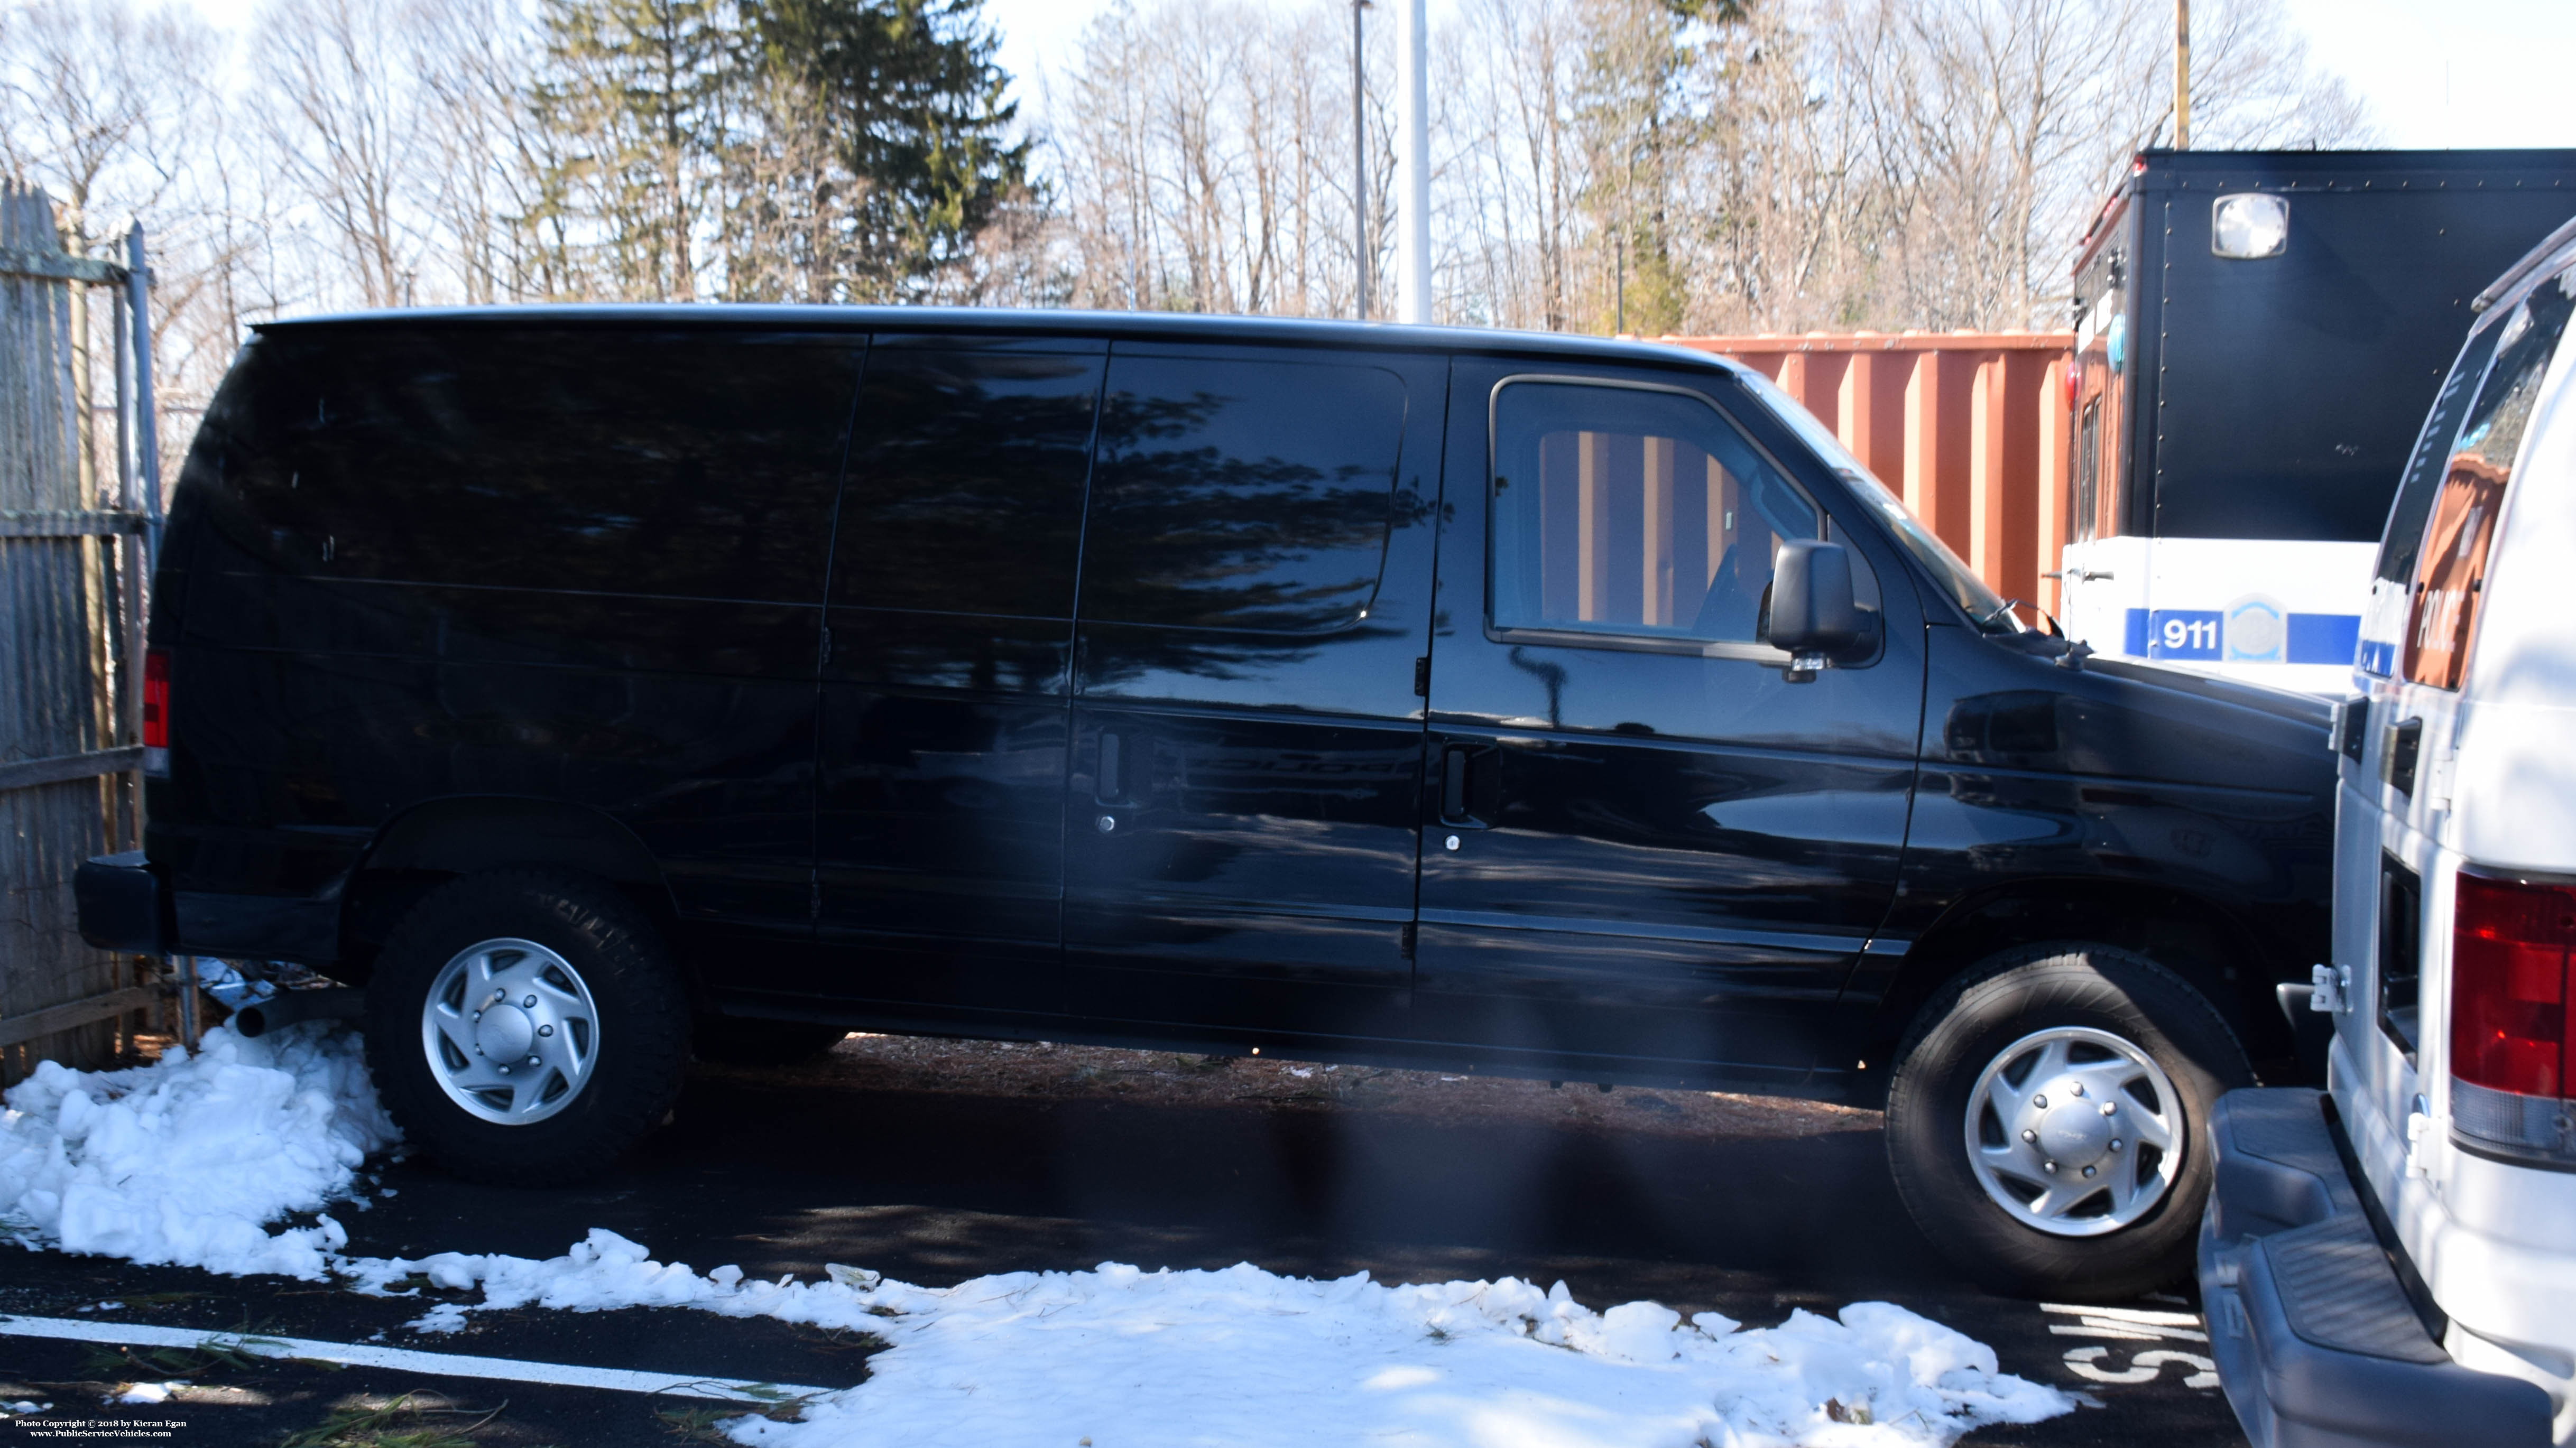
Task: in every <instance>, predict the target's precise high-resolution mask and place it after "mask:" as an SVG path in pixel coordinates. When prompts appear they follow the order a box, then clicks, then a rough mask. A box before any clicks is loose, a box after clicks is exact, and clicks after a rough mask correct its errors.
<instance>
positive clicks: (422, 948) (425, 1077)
mask: <svg viewBox="0 0 2576 1448" xmlns="http://www.w3.org/2000/svg"><path fill="white" fill-rule="evenodd" d="M688 1057H689V1010H688V1002H687V999H686V997H685V996H684V995H683V994H682V992H681V989H680V984H679V980H678V976H677V973H676V972H675V971H674V970H673V969H672V967H671V963H670V960H669V957H668V955H667V953H666V952H665V950H664V948H663V945H662V941H661V938H660V936H659V935H658V934H657V933H656V932H655V931H654V929H653V927H652V924H651V923H650V922H649V921H647V920H646V919H645V918H644V916H643V914H642V912H640V911H638V910H637V909H636V908H635V907H634V906H633V905H631V904H629V903H628V902H627V901H626V899H625V897H623V896H621V895H620V894H618V892H617V891H616V889H615V888H614V887H612V886H609V885H608V884H606V883H604V882H601V881H596V880H592V879H589V878H587V877H585V876H580V875H574V874H570V873H565V872H556V871H535V870H503V871H494V872H492V873H489V874H481V875H469V876H466V877H465V878H463V879H459V880H453V881H450V882H449V883H447V884H445V885H442V886H440V887H439V888H438V889H436V890H433V891H431V892H430V893H429V894H428V895H427V896H424V897H423V898H422V899H421V901H420V903H419V904H417V905H415V906H413V907H412V909H411V911H410V913H409V914H407V915H405V916H404V917H403V919H402V923H401V924H400V925H398V926H397V927H396V928H395V930H394V933H393V937H392V938H391V939H390V940H388V941H386V943H385V948H384V950H383V952H382V953H381V954H380V955H379V956H378V957H377V960H376V968H375V973H374V975H373V976H372V977H371V978H370V979H369V981H368V984H367V1062H368V1065H369V1067H370V1068H371V1069H372V1070H373V1072H374V1074H375V1079H376V1089H377V1091H378V1092H379V1093H380V1094H381V1095H382V1097H383V1099H384V1103H385V1109H386V1110H387V1111H389V1112H391V1113H392V1115H393V1118H394V1120H395V1121H396V1122H397V1123H398V1124H399V1125H401V1127H402V1129H403V1134H404V1136H405V1137H407V1138H408V1139H409V1140H410V1141H411V1142H412V1143H413V1144H414V1145H416V1146H418V1147H420V1148H422V1149H423V1150H425V1151H426V1152H428V1153H429V1154H430V1155H431V1156H432V1157H434V1158H436V1159H437V1160H438V1162H439V1163H440V1164H441V1165H443V1166H445V1167H446V1168H447V1169H448V1170H449V1171H452V1172H454V1173H455V1174H457V1175H458V1176H461V1177H465V1178H467V1179H469V1180H473V1181H483V1182H496V1183H503V1184H509V1185H522V1186H551V1185H557V1184H560V1183H564V1182H570V1181H577V1180H580V1179H581V1178H583V1177H587V1176H590V1175H593V1174H595V1173H597V1172H598V1171H600V1170H601V1169H602V1168H604V1167H606V1166H607V1165H608V1164H609V1163H610V1162H612V1161H614V1160H615V1159H616V1158H617V1157H619V1156H620V1155H622V1154H624V1153H625V1152H626V1150H627V1149H628V1148H630V1147H632V1146H633V1145H635V1143H637V1142H638V1141H641V1140H642V1139H643V1138H644V1135H645V1133H647V1132H649V1131H650V1130H652V1129H653V1127H654V1125H655V1124H656V1123H658V1122H659V1121H660V1120H661V1119H662V1117H663V1116H664V1114H665V1113H667V1112H668V1111H669V1110H670V1107H671V1102H672V1100H673V1099H674V1098H675V1097H676V1096H677V1095H678V1094H679V1088H680V1076H681V1072H682V1070H683V1069H684V1068H685V1066H686V1065H687V1063H688Z"/></svg>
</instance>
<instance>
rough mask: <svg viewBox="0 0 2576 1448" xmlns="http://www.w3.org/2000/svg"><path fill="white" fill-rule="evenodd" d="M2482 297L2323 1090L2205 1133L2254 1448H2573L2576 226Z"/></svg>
mask: <svg viewBox="0 0 2576 1448" xmlns="http://www.w3.org/2000/svg"><path fill="white" fill-rule="evenodd" d="M2477 307H2478V310H2479V313H2480V315H2479V317H2478V319H2477V321H2476V324H2475V326H2474V329H2473V330H2472V331H2471V332H2470V334H2469V341H2468V345H2467V346H2466V347H2465V348H2463V349H2462V351H2461V353H2460V356H2459V360H2458V361H2457V363H2455V364H2454V366H2453V368H2452V370H2451V373H2450V377H2449V379H2448V380H2447V381H2446V382H2445V383H2444V384H2443V386H2442V390H2441V392H2440V394H2439V395H2438V397H2437V398H2436V400H2435V402H2434V405H2433V411H2432V414H2431V416H2430V418H2429V419H2428V420H2427V421H2426V423H2425V426H2424V431H2423V433H2422V435H2421V437H2420V438H2419V439H2418V441H2417V443H2416V448H2415V453H2414V456H2413V458H2412V459H2411V460H2410V461H2409V463H2408V466H2407V472H2406V476H2405V478H2404V480H2403V482H2402V484H2401V486H2400V488H2399V491H2398V495H2397V499H2396V502H2395V505H2394V506H2393V507H2392V509H2391V510H2390V515H2389V521H2388V527H2387V531H2386V534H2385V536H2384V537H2383V538H2382V540H2381V544H2380V550H2379V560H2378V566H2377V579H2376V582H2375V583H2374V585H2373V596H2372V602H2371V608H2370V612H2369V614H2368V615H2367V616H2366V618H2365V619H2364V621H2363V626H2362V636H2361V652H2360V661H2359V665H2358V667H2357V669H2356V673H2355V681H2356V684H2357V685H2358V686H2359V687H2360V689H2361V692H2360V693H2358V694H2356V695H2355V696H2353V697H2351V698H2349V699H2346V700H2345V701H2344V703H2343V704H2342V706H2341V709H2340V712H2339V715H2338V718H2337V721H2336V730H2335V739H2336V745H2337V747H2338V748H2339V750H2340V751H2341V753H2342V755H2343V758H2342V762H2341V768H2342V775H2343V784H2342V788H2341V790H2340V795H2339V803H2338V806H2337V812H2336V840H2335V921H2334V951H2335V954H2334V959H2333V961H2332V962H2331V963H2330V964H2326V965H2320V966H2318V967H2317V970H2316V978H2315V984H2314V985H2313V986H2312V987H2311V989H2310V1000H2309V1001H2308V1003H2307V1004H2308V1005H2309V1007H2310V1008H2311V1009H2313V1010H2317V1011H2321V1012H2325V1013H2327V1015H2328V1016H2329V1017H2330V1018H2331V1021H2332V1025H2333V1031H2334V1039H2333V1045H2332V1049H2331V1051H2330V1052H2329V1055H2328V1067H2327V1089H2326V1091H2324V1092H2323V1093H2318V1092H2315V1091H2306V1090H2258V1091H2239V1092H2234V1093H2231V1094H2230V1095H2228V1096H2226V1097H2225V1098H2223V1099H2222V1100H2221V1102H2220V1104H2219V1107H2218V1110H2217V1112H2216V1113H2215V1115H2214V1118H2213V1120H2212V1122H2211V1128H2210V1130H2211V1145H2212V1149H2213V1155H2214V1159H2215V1162H2216V1186H2215V1190H2214V1191H2213V1193H2212V1195H2211V1198H2210V1205H2209V1209H2208V1213H2207V1216H2206V1218H2205V1219H2204V1221H2203V1224H2202V1230H2201V1242H2200V1283H2201V1290H2202V1293H2203V1296H2204V1298H2205V1306H2206V1309H2207V1313H2208V1319H2209V1332H2210V1341H2211V1345H2212V1347H2213V1349H2214V1352H2215V1355H2216V1356H2217V1358H2218V1362H2219V1370H2220V1374H2221V1377H2222V1379H2223V1381H2224V1382H2225V1384H2226V1388H2227V1394H2228V1397H2229V1399H2230V1400H2231V1401H2232V1402H2233V1403H2234V1404H2235V1407H2236V1413H2237V1416H2238V1418H2239V1419H2241V1420H2242V1421H2243V1423H2244V1426H2245V1431H2246V1435H2247V1436H2248V1437H2250V1438H2251V1439H2252V1440H2253V1441H2254V1443H2255V1445H2256V1448H2309V1445H2324V1444H2365V1443H2366V1444H2423V1445H2428V1448H2430V1445H2452V1444H2462V1445H2465V1444H2480V1445H2485V1444H2494V1445H2500V1448H2501V1445H2526V1444H2528V1445H2540V1444H2545V1443H2556V1444H2559V1445H2562V1448H2563V1445H2568V1444H2571V1443H2576V1083H2571V1081H2570V1079H2569V1078H2570V1073H2571V1068H2576V377H2571V373H2576V340H2571V339H2570V336H2569V334H2570V331H2571V329H2570V326H2569V318H2570V316H2571V314H2576V222H2570V223H2569V224H2568V225H2566V226H2564V227H2561V228H2560V229H2559V230H2558V231H2557V233H2556V234H2554V235H2552V236H2551V237H2550V238H2549V239H2548V240H2547V241H2545V242H2543V243H2541V245H2540V247H2539V248H2538V249H2537V250H2535V251H2533V252H2532V253H2531V254H2530V255H2528V256H2527V257H2525V258H2524V259H2523V260H2522V262H2521V263H2520V264H2518V265H2517V266H2515V267H2514V268H2513V269H2512V270H2511V271H2509V272H2507V273H2506V274H2505V275H2504V277H2503V278H2502V279H2501V280H2499V281H2498V282H2497V283H2496V284H2495V285H2494V286H2492V287H2490V288H2488V289H2487V291H2486V292H2485V293H2484V294H2483V295H2482V296H2481V297H2480V298H2479V299H2478V302H2477ZM2283 990H2284V991H2285V993H2287V992H2291V991H2293V990H2294V988H2292V987H2284V988H2283Z"/></svg>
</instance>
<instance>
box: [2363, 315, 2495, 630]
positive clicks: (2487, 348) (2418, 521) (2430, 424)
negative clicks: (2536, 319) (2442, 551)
mask: <svg viewBox="0 0 2576 1448" xmlns="http://www.w3.org/2000/svg"><path fill="white" fill-rule="evenodd" d="M2503 332H2504V328H2503V326H2502V325H2501V323H2498V324H2496V325H2490V326H2486V327H2481V328H2479V329H2478V332H2477V334H2476V335H2475V336H2472V337H2471V338H2469V341H2468V345H2467V346H2465V347H2463V348H2461V349H2460V359H2459V360H2458V361H2457V362H2454V363H2452V364H2451V375H2450V376H2449V377H2447V378H2445V379H2443V382H2442V390H2441V391H2440V392H2439V393H2436V394H2435V395H2434V398H2433V410H2432V412H2431V413H2430V414H2429V415H2427V416H2426V417H2425V419H2424V431H2423V432H2422V433H2421V434H2419V435H2418V436H2417V437H2416V439H2415V451H2414V452H2413V453H2412V454H2410V455H2409V456H2408V458H2407V460H2406V475H2405V476H2404V477H2403V478H2401V479H2400V480H2399V481H2398V485H2397V500H2396V501H2395V502H2394V503H2392V504H2391V505H2390V506H2389V510H2388V527H2387V529H2386V530H2385V532H2384V534H2383V536H2382V537H2381V539H2380V543H2379V569H2378V577H2379V578H2380V579H2381V580H2382V581H2383V582H2387V583H2394V584H2398V585H2400V586H2403V585H2406V584H2410V583H2413V582H2414V581H2415V551H2416V549H2417V548H2418V547H2419V546H2420V545H2421V544H2422V543H2423V541H2424V519H2425V517H2426V516H2427V515H2428V514H2430V513H2431V512H2432V510H2433V493H2434V491H2435V490H2436V489H2438V488H2440V487H2441V486H2442V475H2443V473H2444V472H2445V468H2444V464H2446V463H2448V462H2449V461H2450V460H2451V443H2452V442H2453V441H2454V440H2455V439H2457V438H2458V437H2459V435H2460V419H2461V417H2462V416H2463V415H2465V414H2466V413H2467V412H2468V410H2469V400H2470V399H2471V398H2474V397H2476V396H2477V394H2478V384H2479V383H2480V382H2482V381H2485V380H2486V375H2487V364H2488V363H2489V362H2492V361H2494V360H2495V350H2496V338H2497V337H2499V336H2501V335H2502V334H2503Z"/></svg>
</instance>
